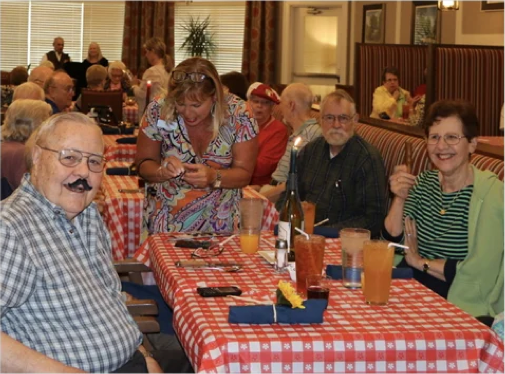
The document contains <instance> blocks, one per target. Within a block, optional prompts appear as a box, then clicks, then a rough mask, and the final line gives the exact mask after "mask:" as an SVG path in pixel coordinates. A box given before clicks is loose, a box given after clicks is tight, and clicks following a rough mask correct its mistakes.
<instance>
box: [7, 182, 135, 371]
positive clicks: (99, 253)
mask: <svg viewBox="0 0 505 374" xmlns="http://www.w3.org/2000/svg"><path fill="white" fill-rule="evenodd" d="M0 219H1V221H2V224H1V225H0V287H1V293H0V314H1V319H0V321H1V329H2V331H3V332H5V333H6V334H8V335H10V336H11V337H12V338H14V339H16V340H17V341H19V342H21V343H23V344H24V345H26V346H27V347H30V348H32V349H34V350H36V351H38V352H40V353H43V354H45V355H47V356H49V357H51V358H54V359H55V360H58V361H60V362H63V363H64V364H66V365H69V366H73V367H77V368H80V369H83V370H86V371H92V372H96V371H100V372H110V371H113V370H115V369H117V368H118V367H120V366H122V365H123V364H125V363H126V362H127V361H128V360H129V359H130V358H131V357H132V356H133V353H134V352H135V351H136V349H137V347H138V346H139V345H140V343H141V340H142V334H141V333H140V331H139V330H138V327H137V325H136V324H135V322H134V320H133V319H132V317H131V316H130V314H129V312H128V310H127V309H126V306H125V304H124V302H123V301H122V298H121V283H120V280H119V277H118V275H117V273H116V272H115V269H114V266H113V264H112V257H111V244H110V237H109V234H108V232H107V231H106V229H105V225H104V223H103V221H102V219H101V217H100V215H99V213H98V211H97V209H96V206H95V205H94V204H92V205H91V206H89V207H88V208H86V209H85V210H84V211H83V212H82V213H81V214H79V215H78V216H77V217H76V218H74V220H73V221H72V222H71V221H69V220H68V219H67V218H66V216H65V212H64V211H63V209H61V208H60V207H58V206H56V205H54V204H52V203H50V202H49V201H48V200H47V199H46V198H44V197H43V196H42V195H41V194H40V193H39V192H38V191H37V190H36V189H35V188H34V187H33V185H32V184H31V182H30V176H29V175H25V177H24V179H23V181H22V184H21V186H20V187H19V188H18V189H17V190H16V191H14V193H13V194H12V195H11V196H10V198H9V199H7V200H4V201H2V203H0Z"/></svg>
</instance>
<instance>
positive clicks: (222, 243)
mask: <svg viewBox="0 0 505 374" xmlns="http://www.w3.org/2000/svg"><path fill="white" fill-rule="evenodd" d="M236 236H237V234H233V235H232V236H230V237H229V238H227V239H225V240H223V241H222V242H221V243H219V246H220V247H222V246H223V245H225V244H226V243H228V242H229V241H230V240H232V239H233V238H234V237H236Z"/></svg>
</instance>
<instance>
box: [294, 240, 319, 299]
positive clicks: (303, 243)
mask: <svg viewBox="0 0 505 374" xmlns="http://www.w3.org/2000/svg"><path fill="white" fill-rule="evenodd" d="M324 247H325V237H324V236H321V235H309V237H308V238H307V237H306V236H305V235H297V236H295V253H296V255H295V264H296V290H297V291H298V293H300V294H301V295H303V296H306V295H307V276H309V275H321V274H322V272H323V258H324Z"/></svg>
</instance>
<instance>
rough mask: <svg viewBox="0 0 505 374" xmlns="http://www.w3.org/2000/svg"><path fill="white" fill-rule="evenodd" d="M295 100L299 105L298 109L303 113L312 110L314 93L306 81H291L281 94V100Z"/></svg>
mask: <svg viewBox="0 0 505 374" xmlns="http://www.w3.org/2000/svg"><path fill="white" fill-rule="evenodd" d="M286 99H287V100H288V101H294V102H295V103H296V104H297V105H296V107H297V108H300V109H301V110H297V111H298V112H301V113H307V112H310V110H311V108H312V101H313V99H314V95H313V94H312V91H311V89H310V87H309V86H307V85H306V84H304V83H291V84H290V85H288V86H287V87H286V88H285V89H284V91H282V94H281V101H283V100H286Z"/></svg>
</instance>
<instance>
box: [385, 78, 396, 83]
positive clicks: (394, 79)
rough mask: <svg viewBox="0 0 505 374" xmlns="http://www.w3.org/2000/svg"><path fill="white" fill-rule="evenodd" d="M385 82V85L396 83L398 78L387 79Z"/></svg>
mask: <svg viewBox="0 0 505 374" xmlns="http://www.w3.org/2000/svg"><path fill="white" fill-rule="evenodd" d="M386 82H387V83H392V82H398V78H389V79H386Z"/></svg>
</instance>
